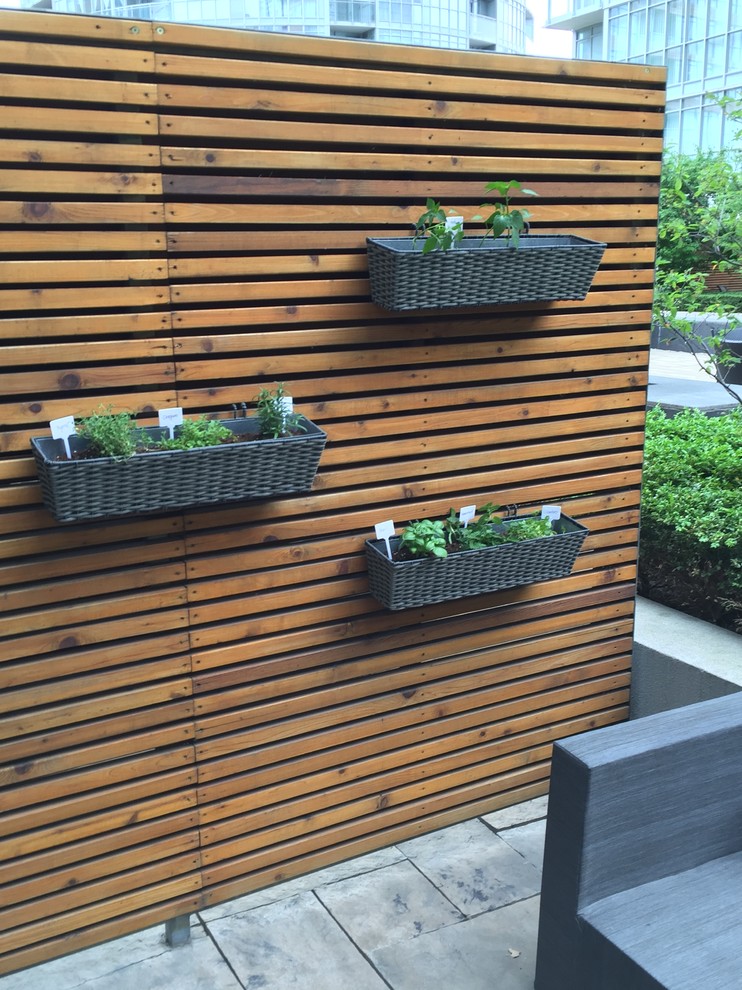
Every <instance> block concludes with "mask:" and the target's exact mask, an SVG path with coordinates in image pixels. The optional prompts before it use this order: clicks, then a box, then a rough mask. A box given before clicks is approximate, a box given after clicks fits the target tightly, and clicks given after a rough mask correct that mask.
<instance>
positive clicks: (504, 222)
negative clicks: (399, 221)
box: [413, 179, 538, 254]
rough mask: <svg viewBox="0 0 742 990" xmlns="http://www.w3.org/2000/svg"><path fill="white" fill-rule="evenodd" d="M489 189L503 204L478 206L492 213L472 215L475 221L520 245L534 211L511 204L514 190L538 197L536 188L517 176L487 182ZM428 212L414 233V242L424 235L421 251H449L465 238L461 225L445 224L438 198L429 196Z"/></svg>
mask: <svg viewBox="0 0 742 990" xmlns="http://www.w3.org/2000/svg"><path fill="white" fill-rule="evenodd" d="M485 191H486V192H496V193H498V194H499V195H500V196H502V202H500V203H483V204H482V205H481V206H480V207H479V209H480V210H482V211H486V210H489V211H491V212H490V213H489V216H487V217H484V218H483V217H482V216H481V215H480V214H477V215H476V216H474V217H472V220H477V221H482V220H483V222H484V226H485V237H486V236H487V235H488V234H491V235H492V236H493V237H499V236H500V234H505V236H506V237H507V240H508V243H509V245H510V246H511V247H514V248H517V247H518V244H519V242H520V235H521V231H523V230H525V229H526V227H527V226H528V221H529V220H530V218H531V214H530V212H529V211H528V210H515V209H512V208H511V206H510V199H511V196H512V195H513V193H514V192H519V193H521V194H523V195H525V196H538V193H537V192H534V191H533V189H525V188H524V187H523V186H522V185H521V183H520V182H519V181H518V180H517V179H508V180H506V181H505V180H500V179H498V180H495V181H493V182H488V183H487V185H486V186H485ZM425 207H426V208H425V212H424V213H422V214H421V215H420V216H419V217H418V219H417V222H416V223H415V236H414V238H413V243H417V241H418V239H419V238H420V237H424V238H425V240H424V242H423V248H422V253H423V254H430V252H431V251H449V250H450V249H451V248H453V247H455V246H456V245H457V244H459V243H461V241H462V239H463V237H464V228H463V227H462V226H461V224H454V225H449V224H447V223H446V214H445V212H444V210H443V207H442V206H441V204H440V203H439V202H437V200H435V199H428V200H427V202H426V204H425ZM448 212H449V214H450V215H455V214H454V211H453V210H449V211H448Z"/></svg>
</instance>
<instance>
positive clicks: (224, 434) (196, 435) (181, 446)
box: [157, 416, 234, 450]
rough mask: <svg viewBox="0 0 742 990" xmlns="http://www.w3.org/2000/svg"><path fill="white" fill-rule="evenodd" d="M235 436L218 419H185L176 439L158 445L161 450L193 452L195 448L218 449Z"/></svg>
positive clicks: (163, 441) (177, 431)
mask: <svg viewBox="0 0 742 990" xmlns="http://www.w3.org/2000/svg"><path fill="white" fill-rule="evenodd" d="M233 437H234V434H233V433H232V431H231V430H230V429H228V428H227V427H226V426H224V424H223V423H221V422H220V421H219V420H218V419H207V418H206V417H205V416H200V417H199V418H198V419H184V420H183V422H182V423H181V425H180V426H179V427H178V428H177V430H176V431H175V437H174V438H173V439H172V440H171V439H170V438H169V437H167V438H165V439H164V440H160V441H158V443H157V446H158V448H160V449H161V450H193V449H194V448H195V447H216V446H218V445H219V444H220V443H224V442H225V441H227V440H231V439H232V438H233Z"/></svg>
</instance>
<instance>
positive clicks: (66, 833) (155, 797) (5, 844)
mask: <svg viewBox="0 0 742 990" xmlns="http://www.w3.org/2000/svg"><path fill="white" fill-rule="evenodd" d="M189 749H190V747H189ZM195 780H196V773H195V770H194V768H193V767H192V766H186V767H185V768H181V769H173V770H169V771H165V772H163V773H160V774H158V775H157V776H153V777H148V778H145V779H142V780H139V781H136V782H135V783H123V784H118V785H114V786H112V787H108V788H105V789H103V788H101V790H100V791H99V792H95V793H93V794H92V795H82V796H80V797H74V798H70V799H68V800H59V801H56V802H55V803H54V804H52V803H46V804H44V805H41V806H39V807H33V808H27V809H25V810H23V811H20V812H16V813H14V814H9V815H7V816H6V818H5V819H4V821H3V829H2V833H1V834H2V835H4V836H6V838H3V839H2V840H1V841H0V849H2V850H3V852H4V854H5V855H9V857H10V858H14V857H17V856H25V855H28V854H29V853H33V852H36V851H37V850H40V849H45V848H48V847H49V846H50V845H52V844H61V843H62V842H66V841H73V840H76V839H80V838H84V837H87V836H89V835H95V834H96V833H97V832H99V831H107V830H108V829H109V828H116V827H117V826H118V827H121V826H122V825H124V824H125V823H126V822H127V821H129V822H131V815H132V813H134V812H135V811H136V814H137V815H138V816H139V820H140V821H141V820H143V819H142V816H145V817H146V816H147V815H149V816H150V817H154V816H159V815H164V814H169V813H171V812H172V811H175V810H180V809H181V808H182V807H183V806H184V804H185V802H184V796H185V795H186V794H188V792H189V791H190V789H191V788H192V787H193V784H194V783H195ZM104 782H105V777H104V779H103V780H102V783H104ZM147 799H150V800H147ZM131 802H134V803H131ZM127 803H128V807H127ZM124 811H128V812H129V815H128V818H124V817H123V813H124ZM21 830H26V831H25V833H24V834H23V835H20V834H14V832H18V833H20V831H21Z"/></svg>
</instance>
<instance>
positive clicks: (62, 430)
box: [49, 416, 75, 460]
mask: <svg viewBox="0 0 742 990" xmlns="http://www.w3.org/2000/svg"><path fill="white" fill-rule="evenodd" d="M49 426H50V427H51V431H52V437H53V438H54V439H55V440H61V441H62V443H64V452H65V454H66V455H67V460H69V459H70V458H71V457H72V452H71V450H70V437H71V436H74V435H75V417H74V416H62V417H61V419H53V420H52V421H51V422H50V423H49Z"/></svg>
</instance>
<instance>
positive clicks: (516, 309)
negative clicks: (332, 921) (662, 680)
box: [0, 10, 664, 972]
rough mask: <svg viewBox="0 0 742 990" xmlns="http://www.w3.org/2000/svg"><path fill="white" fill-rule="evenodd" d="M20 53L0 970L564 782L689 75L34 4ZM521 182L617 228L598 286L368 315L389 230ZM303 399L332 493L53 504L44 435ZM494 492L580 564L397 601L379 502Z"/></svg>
mask: <svg viewBox="0 0 742 990" xmlns="http://www.w3.org/2000/svg"><path fill="white" fill-rule="evenodd" d="M0 63H1V64H2V67H3V73H2V85H3V94H4V108H3V116H2V121H0V165H1V166H2V168H0V224H2V225H3V245H4V247H3V254H2V260H0V368H1V369H2V370H1V371H0V423H1V424H2V425H1V426H0V615H1V616H2V618H1V620H0V807H1V808H2V812H0V905H2V907H0V928H1V929H2V935H0V972H10V971H13V970H17V969H20V968H22V967H24V966H29V965H33V964H35V963H37V962H39V961H42V960H44V959H49V958H54V957H55V956H58V955H62V954H64V953H66V952H71V951H75V950H77V949H79V948H83V947H85V946H87V945H92V944H95V943H96V942H100V941H104V940H106V939H109V938H114V937H117V936H120V935H123V934H126V933H129V932H132V931H135V930H137V929H138V928H144V927H147V926H148V925H152V924H157V923H160V922H162V921H164V920H165V919H167V918H169V917H172V916H174V915H176V914H182V913H188V912H191V911H195V910H197V909H198V907H199V906H205V905H209V904H215V903H217V902H219V901H221V900H224V899H227V898H229V897H234V896H237V895H239V894H243V893H245V892H248V891H251V890H256V889H258V888H260V887H263V886H266V885H269V884H272V883H275V882H277V881H278V880H280V879H286V878H288V877H291V876H296V875H298V874H300V873H302V872H306V871H308V870H311V869H316V868H319V867H322V866H326V865H330V864H332V863H334V862H338V861H339V860H341V859H343V858H346V857H349V856H354V855H360V854H362V853H364V852H368V851H370V850H372V849H376V848H379V847H381V846H384V845H387V844H389V843H392V842H395V841H402V840H403V839H405V838H409V837H411V836H414V835H417V834H421V833H422V832H425V831H428V830H431V829H434V828H440V827H443V826H445V825H448V824H452V823H454V822H458V821H461V820H463V819H466V818H468V817H471V816H473V815H477V814H481V813H484V812H486V811H491V810H495V809H496V808H500V807H505V806H507V805H508V804H512V803H515V802H517V801H520V800H525V799H527V798H530V797H533V796H536V795H538V794H543V793H545V792H546V790H547V788H548V777H549V767H550V752H551V745H552V743H553V742H554V741H555V740H557V739H560V738H562V737H564V736H567V735H570V734H572V733H574V732H578V731H585V730H587V729H589V728H593V727H595V726H599V725H608V724H611V723H613V722H617V721H621V720H623V719H625V718H626V717H627V715H628V691H629V680H630V650H631V639H630V637H631V628H632V622H633V608H634V601H633V596H634V582H635V577H636V552H637V527H638V515H639V491H640V481H641V459H642V444H643V428H644V408H645V402H646V386H647V360H648V347H649V330H650V321H651V301H652V282H653V274H654V273H653V263H654V241H655V235H656V223H657V197H658V179H659V172H660V155H661V142H662V126H663V103H664V72H663V70H661V69H658V68H655V67H646V66H637V65H615V64H612V65H604V64H602V63H579V62H561V61H559V60H551V59H530V58H525V57H522V58H521V57H515V58H514V57H500V56H496V55H492V54H484V53H477V52H459V51H441V50H434V49H425V48H413V47H400V46H385V45H368V44H366V43H364V42H362V41H361V42H349V41H339V40H336V39H324V38H314V37H289V36H282V35H277V34H268V33H253V32H236V31H227V30H221V29H203V28H200V27H196V26H192V25H178V24H162V25H159V24H158V25H155V24H153V23H150V22H146V21H139V20H137V21H125V20H120V19H115V18H113V19H110V20H109V19H98V18H92V17H76V16H66V15H57V14H52V13H45V12H40V11H12V10H0ZM510 175H517V176H518V178H520V179H521V180H522V181H523V182H524V183H525V184H527V185H528V186H532V187H533V188H535V189H536V191H537V192H538V194H539V196H538V198H537V199H533V200H532V201H531V200H530V199H529V201H528V206H529V209H531V211H532V213H533V224H534V228H533V229H534V230H535V231H538V232H542V233H559V232H567V233H572V234H576V235H578V236H583V237H588V238H593V239H595V240H600V241H603V242H605V243H606V245H607V248H606V252H605V255H604V258H603V263H602V265H601V268H600V270H599V272H598V274H597V276H596V278H595V280H594V283H593V285H592V287H591V290H590V292H589V294H588V295H587V297H586V298H585V299H584V300H582V301H555V302H551V303H544V304H539V305H536V306H526V305H522V304H521V305H515V304H514V305H510V306H507V307H502V308H501V309H499V310H498V309H488V308H486V307H484V308H478V309H460V310H443V311H430V312H426V313H424V314H420V313H407V314H399V313H390V312H387V311H384V310H382V309H380V308H378V307H377V306H375V305H374V304H373V303H372V302H371V300H370V297H369V286H368V280H367V264H366V238H367V237H368V236H378V235H387V236H403V235H407V234H409V232H410V230H411V228H412V225H413V224H414V221H415V219H416V218H417V216H418V215H419V214H420V212H421V211H422V209H423V206H424V203H425V200H426V199H427V197H430V196H432V197H434V198H436V199H440V200H441V201H442V202H443V204H444V206H445V208H446V209H448V208H451V209H454V210H456V211H460V212H461V213H463V214H464V215H465V216H466V217H467V224H468V225H469V226H470V230H472V231H477V230H481V226H480V225H479V223H478V222H477V221H476V220H473V219H472V218H473V217H474V216H475V215H476V214H477V213H478V212H479V210H480V207H481V204H482V203H483V202H484V201H486V199H487V194H486V191H485V184H486V183H487V182H488V181H489V180H491V179H494V178H500V177H503V176H510ZM518 202H519V203H521V202H522V201H521V200H518ZM275 381H284V382H286V384H287V387H288V389H289V391H290V392H291V393H292V394H293V396H294V399H295V402H296V405H297V409H298V410H299V411H301V412H302V413H304V414H305V415H307V416H308V417H310V418H311V419H312V420H313V421H314V422H316V423H317V424H319V425H320V426H321V427H322V428H323V429H324V430H325V431H326V432H327V434H328V444H327V447H326V450H325V453H324V455H323V457H322V460H321V463H320V469H319V472H318V475H317V477H316V479H315V483H314V486H313V488H312V490H311V491H309V492H306V493H303V494H300V495H296V496H285V497H281V498H277V499H274V500H271V501H257V502H245V503H239V504H232V505H229V506H216V507H213V508H199V509H191V510H188V509H186V510H185V511H182V512H173V513H160V514H154V515H149V516H139V517H137V516H134V517H130V518H121V519H111V520H101V521H98V522H94V523H91V524H89V525H82V524H73V525H59V524H57V523H55V521H54V520H53V518H52V517H51V515H50V514H49V513H48V512H47V511H46V509H45V508H44V507H43V504H42V501H41V495H40V490H39V485H38V483H37V480H36V472H35V468H34V464H33V461H32V459H31V457H30V448H29V441H30V438H31V437H33V436H39V435H43V434H45V433H46V432H47V429H48V421H49V420H50V419H52V418H56V417H58V416H64V415H70V414H74V415H77V416H81V415H86V414H89V413H90V412H92V411H94V410H96V409H98V408H99V407H101V406H110V407H111V409H112V410H114V411H121V410H129V411H131V412H132V413H133V414H134V415H135V416H136V418H137V420H138V422H140V423H142V424H148V425H149V424H152V423H154V422H156V419H157V410H158V409H160V408H172V407H175V406H181V407H183V408H184V410H185V411H186V413H187V414H199V413H205V414H208V415H211V416H223V415H227V414H231V410H232V405H233V404H237V405H238V407H239V405H240V404H241V403H243V402H244V403H246V405H247V406H250V407H251V406H252V404H253V401H254V398H255V396H256V395H257V393H258V391H259V390H260V389H261V388H262V387H264V386H270V385H272V383H273V382H275ZM488 501H494V502H496V503H499V504H502V505H506V504H509V503H519V504H522V505H523V506H526V507H533V508H536V507H538V506H539V505H541V504H543V503H544V502H558V503H559V502H560V503H561V504H562V505H563V507H564V508H565V511H568V512H569V513H570V515H573V516H574V517H576V518H577V519H579V520H580V521H581V522H583V523H584V524H585V525H586V526H587V527H588V529H589V534H588V537H587V539H586V541H585V544H584V548H583V552H582V553H581V554H580V556H579V557H578V560H577V562H576V564H575V567H574V569H573V572H572V573H571V574H570V575H567V576H564V577H561V578H557V579H553V580H550V581H544V582H540V583H537V584H531V585H527V586H525V587H522V588H516V589H510V590H504V591H500V592H495V593H493V594H489V595H482V596H478V597H473V598H469V599H463V600H457V601H452V602H443V603H439V604H437V605H433V606H428V607H422V608H415V609H410V610H406V611H403V612H398V613H390V612H386V611H385V610H383V609H382V608H381V607H380V606H379V605H378V603H377V602H376V601H375V600H374V599H373V598H371V596H370V595H369V594H368V586H367V580H366V575H365V561H364V554H363V545H364V541H365V539H366V538H367V537H369V536H370V535H372V533H373V526H374V523H376V522H378V521H380V520H382V519H388V518H393V519H394V520H395V522H396V523H397V524H398V526H401V525H403V524H404V523H405V522H407V521H408V520H411V519H416V518H421V517H423V516H429V515H442V514H445V513H447V512H448V510H449V508H450V507H451V506H454V507H457V506H461V505H463V504H470V503H472V502H476V503H477V504H478V505H480V506H481V505H483V504H484V503H486V502H488Z"/></svg>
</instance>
